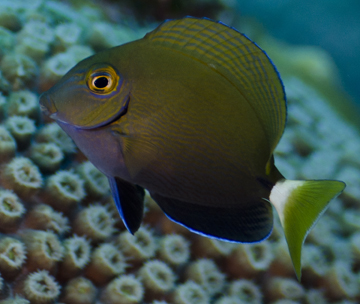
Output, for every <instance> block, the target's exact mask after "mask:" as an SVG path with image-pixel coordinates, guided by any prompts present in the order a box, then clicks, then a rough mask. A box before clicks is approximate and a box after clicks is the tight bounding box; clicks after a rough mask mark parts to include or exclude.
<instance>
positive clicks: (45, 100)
mask: <svg viewBox="0 0 360 304" xmlns="http://www.w3.org/2000/svg"><path fill="white" fill-rule="evenodd" d="M39 104H40V110H41V112H42V113H44V114H45V115H47V116H50V117H51V118H54V116H55V115H56V113H57V108H56V107H55V103H54V101H53V100H52V99H51V98H50V96H49V94H47V93H46V92H45V93H42V94H41V96H40V101H39Z"/></svg>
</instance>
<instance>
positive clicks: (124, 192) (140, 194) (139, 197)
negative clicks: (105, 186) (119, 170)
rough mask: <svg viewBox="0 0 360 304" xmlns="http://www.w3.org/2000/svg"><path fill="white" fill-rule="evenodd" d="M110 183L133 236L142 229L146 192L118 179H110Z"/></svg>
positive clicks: (117, 206)
mask: <svg viewBox="0 0 360 304" xmlns="http://www.w3.org/2000/svg"><path fill="white" fill-rule="evenodd" d="M109 183H110V188H111V192H112V195H113V197H114V201H115V204H116V208H117V210H118V211H119V214H120V216H121V218H122V220H123V222H124V224H125V227H126V228H127V230H129V232H130V233H131V234H134V233H135V232H136V231H137V230H138V229H139V227H140V224H141V221H142V217H143V212H144V196H145V191H144V189H143V188H141V187H140V186H137V185H133V184H131V183H128V182H126V181H124V180H122V179H120V178H118V177H109Z"/></svg>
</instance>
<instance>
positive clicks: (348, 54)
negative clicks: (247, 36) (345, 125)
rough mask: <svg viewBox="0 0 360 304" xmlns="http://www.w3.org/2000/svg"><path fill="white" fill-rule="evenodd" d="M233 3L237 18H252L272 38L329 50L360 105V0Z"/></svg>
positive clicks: (348, 87)
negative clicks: (236, 10)
mask: <svg viewBox="0 0 360 304" xmlns="http://www.w3.org/2000/svg"><path fill="white" fill-rule="evenodd" d="M235 1H236V3H237V9H238V11H239V13H240V16H251V17H255V18H256V19H257V20H258V21H259V22H260V23H261V24H262V25H263V26H264V28H265V29H266V30H268V31H269V33H270V34H272V35H273V36H274V37H276V38H279V39H282V40H285V41H287V42H289V43H292V44H299V45H304V44H306V45H316V46H320V47H322V48H324V49H325V50H326V51H328V52H329V53H330V54H331V56H332V57H333V59H334V61H335V63H336V65H337V67H338V68H339V71H340V75H341V79H342V85H343V87H344V88H345V90H346V91H347V93H349V94H350V95H351V96H352V97H353V99H354V101H355V102H356V103H357V104H358V105H360V84H359V83H360V1H359V0H235Z"/></svg>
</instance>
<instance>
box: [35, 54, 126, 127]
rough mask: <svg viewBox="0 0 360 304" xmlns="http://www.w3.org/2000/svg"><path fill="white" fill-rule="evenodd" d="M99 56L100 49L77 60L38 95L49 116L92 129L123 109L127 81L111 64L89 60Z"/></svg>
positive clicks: (106, 121)
mask: <svg viewBox="0 0 360 304" xmlns="http://www.w3.org/2000/svg"><path fill="white" fill-rule="evenodd" d="M101 57H102V53H98V54H96V55H94V56H92V57H89V58H87V59H85V60H83V61H81V62H80V63H79V64H77V65H76V66H75V67H74V68H72V69H71V70H70V71H69V72H68V73H67V74H66V75H65V76H64V78H63V79H62V80H61V81H60V82H59V83H58V84H56V85H55V86H54V87H53V88H51V89H50V90H49V91H48V92H46V93H44V94H43V95H42V96H41V99H40V104H44V105H45V104H46V105H47V108H51V109H52V112H54V113H50V114H51V117H52V118H53V119H56V120H59V121H61V122H63V123H67V124H70V125H73V126H75V127H78V128H81V129H93V128H97V127H101V126H104V125H106V124H108V123H110V122H112V121H114V120H116V119H118V118H119V117H120V116H121V115H123V114H125V113H126V110H127V106H128V101H129V86H128V83H127V82H126V81H125V80H124V79H123V78H122V76H121V74H120V73H119V71H118V70H117V69H116V68H115V67H113V66H112V65H111V64H108V63H95V64H93V62H101ZM50 96H51V97H50ZM49 105H51V106H49Z"/></svg>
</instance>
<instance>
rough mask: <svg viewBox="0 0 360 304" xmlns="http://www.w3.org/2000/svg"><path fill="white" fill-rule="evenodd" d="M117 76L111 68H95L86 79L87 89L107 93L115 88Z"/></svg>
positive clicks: (117, 80)
mask: <svg viewBox="0 0 360 304" xmlns="http://www.w3.org/2000/svg"><path fill="white" fill-rule="evenodd" d="M118 82H119V76H118V75H117V73H116V72H115V71H114V70H113V69H112V68H111V67H107V68H102V69H96V70H95V71H93V72H92V73H91V74H90V75H89V76H88V79H87V86H88V87H89V89H90V90H91V91H92V92H94V93H97V94H109V93H111V92H112V91H114V89H116V86H117V83H118Z"/></svg>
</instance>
